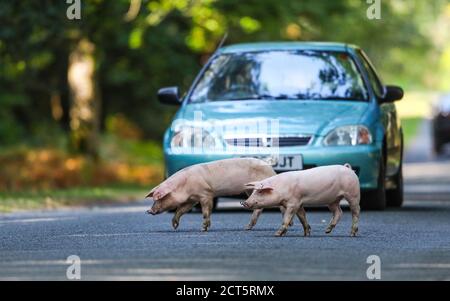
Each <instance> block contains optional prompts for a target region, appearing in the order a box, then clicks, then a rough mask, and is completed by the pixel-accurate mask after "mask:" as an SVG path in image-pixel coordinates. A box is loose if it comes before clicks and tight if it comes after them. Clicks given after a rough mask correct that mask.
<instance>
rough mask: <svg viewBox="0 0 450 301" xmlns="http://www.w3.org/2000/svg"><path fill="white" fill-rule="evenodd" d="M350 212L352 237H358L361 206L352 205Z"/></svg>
mask: <svg viewBox="0 0 450 301" xmlns="http://www.w3.org/2000/svg"><path fill="white" fill-rule="evenodd" d="M350 210H351V211H352V231H351V232H350V236H356V233H358V221H359V212H360V208H359V204H357V205H350Z"/></svg>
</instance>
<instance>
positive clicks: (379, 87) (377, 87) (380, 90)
mask: <svg viewBox="0 0 450 301" xmlns="http://www.w3.org/2000/svg"><path fill="white" fill-rule="evenodd" d="M358 55H359V57H360V58H361V61H362V63H363V65H364V68H365V69H366V70H367V74H368V76H369V81H370V85H371V86H372V88H373V90H374V91H375V94H376V95H377V96H378V97H382V96H383V95H384V85H383V84H382V83H381V81H380V79H379V77H378V74H377V72H376V71H375V68H374V67H373V65H372V63H371V62H370V60H369V58H368V57H367V55H366V54H365V53H364V52H363V51H362V50H358Z"/></svg>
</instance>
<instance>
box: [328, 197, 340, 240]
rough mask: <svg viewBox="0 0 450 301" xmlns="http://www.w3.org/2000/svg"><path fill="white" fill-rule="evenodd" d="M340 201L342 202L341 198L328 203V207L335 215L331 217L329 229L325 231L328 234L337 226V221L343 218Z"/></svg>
mask: <svg viewBox="0 0 450 301" xmlns="http://www.w3.org/2000/svg"><path fill="white" fill-rule="evenodd" d="M339 202H340V199H339V200H338V201H336V202H334V203H331V204H330V205H328V208H329V209H330V211H331V212H333V217H332V218H331V221H330V223H329V225H328V227H327V229H326V230H325V233H327V234H329V233H331V231H333V229H334V227H336V225H337V223H338V222H339V220H340V219H341V216H342V210H341V207H340V206H339Z"/></svg>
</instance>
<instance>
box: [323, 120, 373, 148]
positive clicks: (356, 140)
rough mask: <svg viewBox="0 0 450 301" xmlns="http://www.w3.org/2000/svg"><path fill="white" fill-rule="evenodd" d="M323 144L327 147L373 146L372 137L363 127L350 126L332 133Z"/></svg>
mask: <svg viewBox="0 0 450 301" xmlns="http://www.w3.org/2000/svg"><path fill="white" fill-rule="evenodd" d="M323 143H324V144H325V145H327V146H337V145H360V144H371V143H372V135H371V134H370V131H369V129H368V128H366V127H365V126H363V125H348V126H342V127H338V128H336V129H334V130H333V131H331V132H330V133H329V134H328V135H327V136H326V137H325V139H324V141H323Z"/></svg>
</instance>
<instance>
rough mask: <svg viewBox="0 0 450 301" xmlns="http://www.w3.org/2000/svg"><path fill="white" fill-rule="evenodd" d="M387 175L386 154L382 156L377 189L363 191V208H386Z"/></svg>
mask: <svg viewBox="0 0 450 301" xmlns="http://www.w3.org/2000/svg"><path fill="white" fill-rule="evenodd" d="M385 177H386V163H385V160H384V156H382V157H381V158H380V168H379V172H378V187H377V189H375V190H368V191H364V192H363V193H362V198H361V208H362V209H363V210H384V209H385V208H386V188H385V187H386V186H385Z"/></svg>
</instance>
